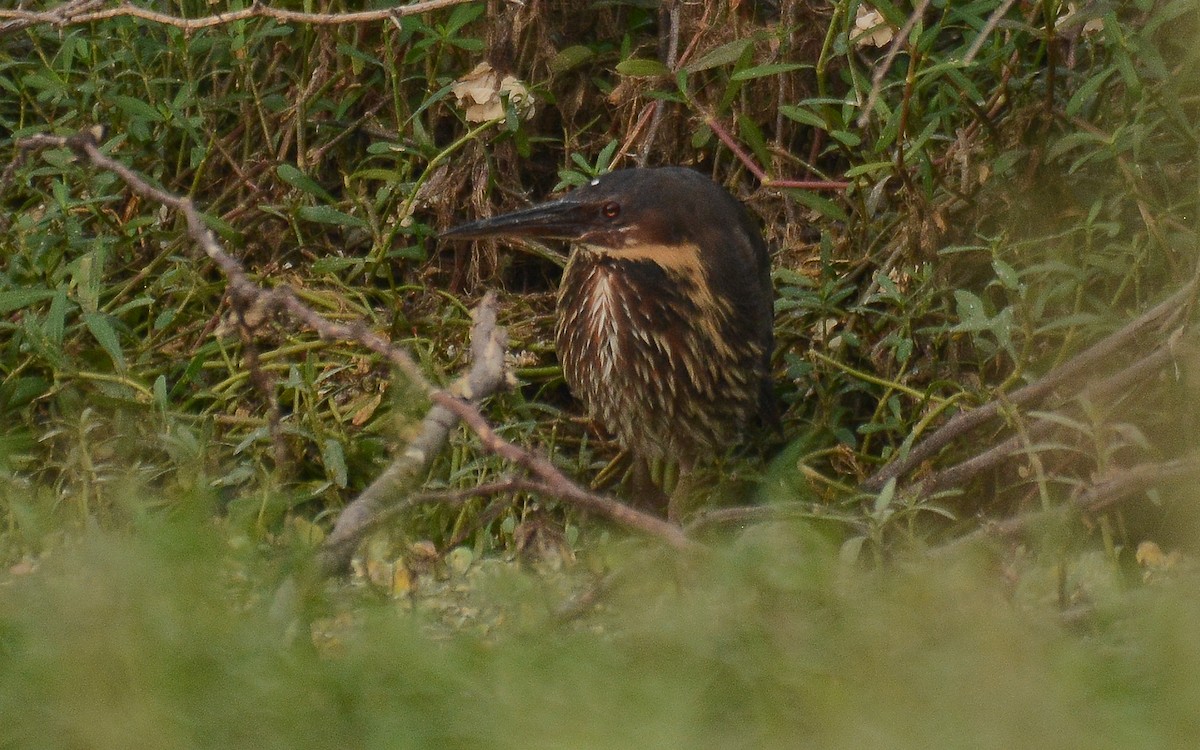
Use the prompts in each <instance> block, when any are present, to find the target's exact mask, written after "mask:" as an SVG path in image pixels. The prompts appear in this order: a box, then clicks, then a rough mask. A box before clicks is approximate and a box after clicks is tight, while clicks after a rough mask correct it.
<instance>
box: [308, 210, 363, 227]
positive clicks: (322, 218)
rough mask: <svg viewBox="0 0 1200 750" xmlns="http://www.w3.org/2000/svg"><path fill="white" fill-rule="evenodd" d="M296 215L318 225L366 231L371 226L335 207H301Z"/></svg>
mask: <svg viewBox="0 0 1200 750" xmlns="http://www.w3.org/2000/svg"><path fill="white" fill-rule="evenodd" d="M296 214H297V215H298V216H299V217H300V218H301V219H304V220H305V221H313V222H316V223H318V224H335V225H337V226H343V227H358V228H359V229H366V228H367V227H368V226H369V225H368V224H367V222H366V221H364V220H363V219H360V218H358V217H357V216H351V215H350V214H348V213H346V212H344V211H339V210H337V209H336V208H334V207H333V206H301V207H300V208H299V210H297V211H296Z"/></svg>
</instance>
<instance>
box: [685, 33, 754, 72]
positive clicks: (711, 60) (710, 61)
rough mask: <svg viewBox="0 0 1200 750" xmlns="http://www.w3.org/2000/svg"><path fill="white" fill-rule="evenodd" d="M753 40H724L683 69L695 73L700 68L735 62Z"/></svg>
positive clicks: (716, 66)
mask: <svg viewBox="0 0 1200 750" xmlns="http://www.w3.org/2000/svg"><path fill="white" fill-rule="evenodd" d="M753 41H754V40H753V39H750V38H746V39H735V40H733V41H732V42H726V43H725V44H722V45H721V46H720V47H717V48H716V49H714V50H713V51H712V52H709V53H708V54H707V55H705V56H704V57H701V58H700V59H699V60H697V61H695V62H693V63H691V64H689V65H685V66H684V67H683V69H684V70H686V71H687V72H689V73H697V72H699V71H701V70H708V69H710V68H718V67H720V66H722V65H729V64H731V63H734V62H737V59H738V58H739V57H741V56H742V53H743V52H745V51H746V48H747V47H748V46H750V44H751V43H752V42H753Z"/></svg>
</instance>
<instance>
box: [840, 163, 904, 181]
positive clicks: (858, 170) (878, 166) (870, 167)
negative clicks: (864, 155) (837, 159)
mask: <svg viewBox="0 0 1200 750" xmlns="http://www.w3.org/2000/svg"><path fill="white" fill-rule="evenodd" d="M894 166H895V164H894V163H893V162H890V161H873V162H871V163H869V164H859V165H858V166H857V167H851V168H850V169H847V170H846V178H847V179H849V178H853V177H858V176H859V175H863V174H875V173H876V172H886V171H888V170H890V169H891V168H892V167H894Z"/></svg>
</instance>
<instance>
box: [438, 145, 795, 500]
mask: <svg viewBox="0 0 1200 750" xmlns="http://www.w3.org/2000/svg"><path fill="white" fill-rule="evenodd" d="M440 236H441V237H442V238H445V239H456V240H458V239H481V238H497V237H503V238H512V239H525V238H536V239H556V240H566V241H567V242H569V243H570V245H571V251H570V255H569V256H568V259H567V264H566V267H565V268H564V270H563V275H562V281H561V282H560V285H559V291H558V297H557V305H556V308H557V309H556V312H557V319H556V323H555V330H554V340H555V349H556V351H557V354H558V358H559V361H560V363H561V365H562V369H563V375H564V378H565V380H566V382H567V385H568V386H569V387H570V389H571V392H572V393H573V394H574V395H575V396H576V397H577V398H578V399H580V400H581V401H582V402H583V404H584V405H585V406H586V408H587V411H588V413H589V416H590V417H591V418H592V419H593V420H595V421H597V422H599V423H600V424H601V425H603V426H604V428H605V429H606V430H607V431H608V432H609V433H610V434H612V435H613V436H614V437H615V438H616V440H617V442H618V444H620V446H621V447H622V448H624V449H625V450H626V451H628V452H629V453H630V454H632V456H633V458H634V475H633V476H634V480H635V481H634V487H635V489H636V488H637V486H638V485H639V484H642V485H643V486H644V485H645V484H646V479H647V478H648V477H649V466H650V464H651V463H652V462H656V461H673V462H676V463H677V465H678V467H679V481H678V483H677V484H676V486H675V488H674V491H672V492H671V493H670V495H669V496H667V497H666V506H667V507H666V515H667V518H668V519H669V520H671V521H675V522H679V521H680V520H681V517H682V514H683V511H684V509H685V508H684V504H685V503H686V502H688V499H687V497H686V495H687V494H688V493H689V492H690V485H691V481H690V477H691V475H692V472H693V471H694V469H695V467H696V466H697V465H698V464H699V463H700V462H703V461H706V460H711V459H713V458H715V456H716V455H718V454H722V453H724V452H725V451H726V450H727V449H728V448H729V447H730V446H732V445H735V444H737V443H739V442H740V441H742V440H743V439H745V438H746V437H748V436H749V435H750V434H751V433H753V432H755V431H758V430H761V429H763V428H765V427H770V426H772V425H775V424H777V414H776V402H775V393H774V388H773V383H772V380H771V355H772V350H773V348H774V315H773V309H774V292H773V289H772V285H771V263H770V255H769V253H768V250H767V246H766V243H765V242H764V240H763V236H762V232H761V231H760V230H759V228H758V227H757V226H756V225H755V223H754V221H753V220H752V219H751V218H750V215H749V213H748V212H747V210H746V208H745V207H744V206H743V205H742V203H741V202H740V201H738V200H737V199H736V198H735V197H734V196H733V195H731V194H730V193H729V192H728V191H727V190H726V189H725V188H723V187H721V186H720V185H718V184H717V183H716V182H714V181H713V180H712V179H710V178H709V177H707V176H705V175H703V174H701V173H700V172H698V171H696V170H693V169H690V168H686V167H674V166H665V167H637V168H630V169H620V170H615V171H612V172H608V173H606V174H603V175H601V176H599V177H597V178H595V179H593V180H591V181H590V182H589V183H587V184H585V185H582V186H580V187H578V188H576V189H574V190H572V191H570V192H568V193H566V194H565V195H564V196H563V197H561V198H558V199H557V200H551V201H549V202H545V203H541V204H539V205H535V206H532V207H530V208H525V209H521V210H517V211H513V212H510V213H504V214H500V215H497V216H493V217H490V218H484V219H480V220H478V221H473V222H469V223H465V224H460V225H458V226H456V227H453V228H451V229H449V230H447V231H445V232H442V233H441V235H440ZM639 477H641V478H642V479H641V481H640V482H639V481H638V479H639ZM659 494H660V496H662V495H666V493H664V492H661V490H660V493H659ZM659 504H660V505H661V500H660V501H659ZM660 510H661V508H660Z"/></svg>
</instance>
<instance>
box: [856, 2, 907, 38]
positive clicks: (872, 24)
mask: <svg viewBox="0 0 1200 750" xmlns="http://www.w3.org/2000/svg"><path fill="white" fill-rule="evenodd" d="M854 28H855V29H857V33H856V34H853V35H852V36H851V38H850V41H851V42H853V43H854V44H855V45H857V46H859V47H883V46H885V45H887V44H890V43H891V41H892V38H893V37H895V36H896V30H895V29H893V28H892V27H891V26H889V25H888V23H887V21H884V20H883V14H882V13H880V12H879V11H877V10H875V9H874V8H871V7H870V6H867V5H859V6H858V13H857V15H855V17H854Z"/></svg>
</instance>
